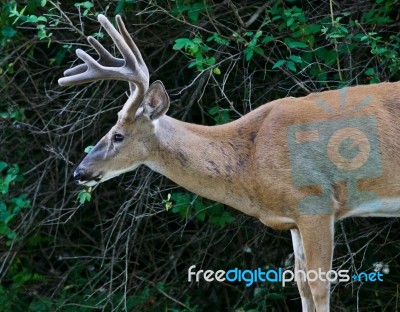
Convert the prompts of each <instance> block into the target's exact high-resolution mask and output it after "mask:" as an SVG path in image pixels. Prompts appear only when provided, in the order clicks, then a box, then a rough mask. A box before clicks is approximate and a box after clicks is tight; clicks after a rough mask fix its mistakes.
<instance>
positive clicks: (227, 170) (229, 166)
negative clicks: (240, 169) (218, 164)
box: [225, 165, 233, 175]
mask: <svg viewBox="0 0 400 312" xmlns="http://www.w3.org/2000/svg"><path fill="white" fill-rule="evenodd" d="M225 170H226V173H227V174H228V175H231V174H232V172H233V168H232V166H231V165H225Z"/></svg>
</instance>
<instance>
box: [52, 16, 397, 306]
mask: <svg viewBox="0 0 400 312" xmlns="http://www.w3.org/2000/svg"><path fill="white" fill-rule="evenodd" d="M99 21H100V22H101V24H102V25H103V26H104V28H105V29H106V31H107V32H108V33H109V34H110V36H111V37H112V38H113V40H114V42H115V43H116V45H117V47H118V49H119V50H120V52H121V54H122V55H123V57H124V59H117V58H115V57H113V56H111V55H110V54H109V53H108V52H107V51H106V50H105V49H104V48H103V47H102V46H101V45H100V43H98V42H97V41H96V40H95V39H93V38H91V37H89V38H88V40H89V43H90V44H91V45H92V46H93V47H94V48H95V49H96V50H97V52H98V53H99V55H100V59H99V60H98V61H95V60H94V59H92V58H91V57H90V56H89V55H87V54H86V53H85V52H83V51H81V50H78V51H77V54H78V56H79V57H80V58H81V59H82V60H83V61H84V62H85V64H82V65H78V66H77V67H75V68H73V69H70V70H68V71H66V72H65V76H66V77H64V78H61V79H60V80H59V83H60V84H61V85H74V84H79V83H84V82H88V81H94V80H101V79H119V80H126V81H129V84H130V91H131V95H130V97H129V99H128V100H127V102H126V103H125V105H124V107H123V109H122V110H121V112H120V113H119V118H118V122H117V124H116V125H115V126H114V127H113V128H112V129H111V130H110V131H109V133H108V134H107V135H105V136H104V137H103V138H102V139H101V140H100V141H99V143H98V144H97V145H96V146H95V147H94V149H93V150H92V151H91V152H90V153H89V154H88V155H87V156H86V157H85V159H84V160H83V161H82V162H81V164H80V165H79V166H78V168H77V169H76V171H75V173H74V177H75V180H76V181H77V182H78V183H80V184H84V185H88V186H94V185H96V184H98V183H101V182H104V181H106V180H108V179H110V178H112V177H115V176H117V175H119V174H121V173H124V172H127V171H130V170H133V169H135V168H136V167H138V166H139V165H142V164H144V165H147V166H148V167H150V168H151V169H153V170H155V171H157V172H159V173H161V174H163V175H165V176H167V177H168V178H170V179H171V180H172V181H174V182H176V183H177V184H179V185H181V186H183V187H185V188H186V189H188V190H190V191H192V192H194V193H197V194H199V195H201V196H203V197H206V198H209V199H212V200H215V201H218V202H221V203H224V204H226V205H229V206H231V207H233V208H235V209H237V210H239V211H242V212H243V213H245V214H247V215H250V216H253V217H256V218H258V219H259V220H260V221H261V222H263V223H264V224H266V225H268V226H270V227H272V228H275V229H281V230H289V229H290V231H291V234H292V241H293V247H294V253H295V266H296V269H297V270H303V271H310V270H315V271H318V270H321V271H322V272H328V271H329V270H330V269H331V263H332V255H333V239H334V222H335V221H336V220H338V219H341V218H345V217H347V216H387V217H391V216H400V155H399V150H400V143H399V138H400V82H397V83H381V84H377V85H370V86H357V87H351V88H344V89H341V90H335V91H325V92H321V93H313V94H310V95H308V96H306V97H303V98H285V99H281V100H276V101H273V102H270V103H268V104H265V105H263V106H261V107H259V108H257V109H255V110H254V111H252V112H250V113H248V114H247V115H245V116H243V117H241V118H239V119H238V120H236V121H233V122H231V123H228V124H225V125H221V126H214V127H206V126H200V125H194V124H190V123H185V122H182V121H178V120H176V119H174V118H171V117H168V116H166V115H165V113H166V111H167V110H168V107H169V98H168V95H167V93H166V91H165V89H164V87H163V85H162V83H161V82H155V83H153V84H152V85H151V86H150V87H148V84H149V74H148V71H147V67H146V66H145V64H144V62H143V59H142V57H141V55H140V52H139V50H138V49H137V47H136V45H135V44H134V42H133V41H132V39H131V38H130V36H129V33H128V32H127V31H126V29H125V26H124V25H123V23H122V20H121V18H120V17H119V16H117V23H118V26H119V29H120V33H118V32H117V31H116V29H115V28H114V27H113V26H112V25H111V23H110V22H109V21H108V20H107V19H106V18H105V17H104V16H102V15H99ZM297 284H298V288H299V291H300V295H301V300H302V307H303V311H314V310H315V309H316V310H317V311H319V312H322V311H329V297H330V296H329V291H330V285H329V282H328V281H327V280H315V281H310V280H308V281H304V280H301V279H298V281H297Z"/></svg>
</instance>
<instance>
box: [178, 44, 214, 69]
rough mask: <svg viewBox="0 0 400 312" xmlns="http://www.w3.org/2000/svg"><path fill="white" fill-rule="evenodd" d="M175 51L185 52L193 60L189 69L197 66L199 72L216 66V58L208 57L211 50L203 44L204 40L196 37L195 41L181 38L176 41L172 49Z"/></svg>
mask: <svg viewBox="0 0 400 312" xmlns="http://www.w3.org/2000/svg"><path fill="white" fill-rule="evenodd" d="M172 48H173V49H174V50H178V51H179V50H184V51H185V52H186V54H187V55H188V56H189V57H190V58H191V59H193V61H191V62H190V63H189V65H188V68H191V67H194V66H196V68H197V70H198V71H202V70H204V69H205V68H209V67H212V66H213V65H214V64H215V57H213V56H211V57H209V56H207V52H208V51H209V50H210V48H209V47H208V46H207V45H206V44H204V43H203V41H202V39H200V38H199V37H196V38H194V39H188V38H179V39H176V40H175V44H174V46H173V47H172Z"/></svg>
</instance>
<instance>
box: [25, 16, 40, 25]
mask: <svg viewBox="0 0 400 312" xmlns="http://www.w3.org/2000/svg"><path fill="white" fill-rule="evenodd" d="M37 21H38V17H37V16H36V15H33V14H32V15H29V16H28V18H27V19H26V22H28V23H37Z"/></svg>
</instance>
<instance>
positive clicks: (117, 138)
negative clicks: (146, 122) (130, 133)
mask: <svg viewBox="0 0 400 312" xmlns="http://www.w3.org/2000/svg"><path fill="white" fill-rule="evenodd" d="M113 140H114V142H116V143H119V142H122V141H123V140H124V136H123V135H122V134H120V133H116V134H114V136H113Z"/></svg>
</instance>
